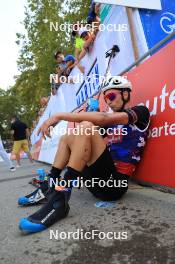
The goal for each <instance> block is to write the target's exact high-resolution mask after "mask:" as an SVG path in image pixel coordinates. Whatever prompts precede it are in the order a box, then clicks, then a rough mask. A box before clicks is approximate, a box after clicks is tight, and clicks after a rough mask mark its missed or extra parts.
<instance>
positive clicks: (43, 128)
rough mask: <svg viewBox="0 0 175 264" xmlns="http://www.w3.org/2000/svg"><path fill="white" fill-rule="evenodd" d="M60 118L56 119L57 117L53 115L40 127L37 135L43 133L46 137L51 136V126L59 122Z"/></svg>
mask: <svg viewBox="0 0 175 264" xmlns="http://www.w3.org/2000/svg"><path fill="white" fill-rule="evenodd" d="M57 122H58V120H57V121H56V119H55V117H54V116H53V117H51V118H49V119H47V120H46V121H45V122H44V123H43V124H42V126H41V127H40V128H39V129H38V132H37V135H39V134H40V133H41V135H42V136H43V137H44V139H46V137H51V136H50V127H51V126H52V125H53V124H55V123H57Z"/></svg>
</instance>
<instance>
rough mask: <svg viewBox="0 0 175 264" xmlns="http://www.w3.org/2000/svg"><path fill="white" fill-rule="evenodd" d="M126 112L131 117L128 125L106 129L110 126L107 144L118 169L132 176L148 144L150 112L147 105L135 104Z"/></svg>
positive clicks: (112, 126)
mask: <svg viewBox="0 0 175 264" xmlns="http://www.w3.org/2000/svg"><path fill="white" fill-rule="evenodd" d="M124 112H126V113H127V114H128V117H129V122H128V124H127V125H110V126H107V127H105V129H107V128H110V134H108V133H107V141H108V144H107V146H108V148H109V151H110V153H111V156H112V159H113V161H114V164H115V167H116V170H117V171H118V172H120V173H123V174H126V175H128V176H131V175H132V174H133V172H134V171H135V168H136V165H137V164H138V162H139V161H140V160H141V155H142V152H143V149H144V146H145V144H146V140H147V135H148V127H149V123H150V114H149V110H148V109H147V108H146V107H145V106H135V107H132V108H129V109H126V110H124ZM112 131H113V132H112ZM116 131H117V133H116Z"/></svg>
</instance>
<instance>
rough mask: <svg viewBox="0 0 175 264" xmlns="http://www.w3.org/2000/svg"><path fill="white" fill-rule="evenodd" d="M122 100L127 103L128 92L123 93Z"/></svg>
mask: <svg viewBox="0 0 175 264" xmlns="http://www.w3.org/2000/svg"><path fill="white" fill-rule="evenodd" d="M123 98H124V99H125V101H128V100H129V98H130V97H129V92H128V91H124V92H123Z"/></svg>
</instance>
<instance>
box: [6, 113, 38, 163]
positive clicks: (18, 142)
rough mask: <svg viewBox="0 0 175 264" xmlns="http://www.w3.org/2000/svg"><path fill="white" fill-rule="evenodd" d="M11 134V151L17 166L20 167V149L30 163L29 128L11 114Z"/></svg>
mask: <svg viewBox="0 0 175 264" xmlns="http://www.w3.org/2000/svg"><path fill="white" fill-rule="evenodd" d="M11 134H12V136H13V140H14V143H13V151H12V153H13V154H14V155H15V157H16V161H17V167H21V162H20V151H21V150H23V151H24V152H25V153H26V154H27V156H28V158H29V160H30V161H31V163H33V159H32V156H31V154H30V151H29V142H28V139H29V137H30V133H29V129H28V127H27V125H26V124H25V123H23V122H21V121H20V120H19V118H18V117H17V116H13V117H12V120H11Z"/></svg>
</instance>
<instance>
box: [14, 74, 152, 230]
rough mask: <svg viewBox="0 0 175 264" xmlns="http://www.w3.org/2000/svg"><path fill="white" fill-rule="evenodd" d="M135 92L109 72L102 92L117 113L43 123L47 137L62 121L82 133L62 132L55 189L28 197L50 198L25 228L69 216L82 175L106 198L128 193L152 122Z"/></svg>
mask: <svg viewBox="0 0 175 264" xmlns="http://www.w3.org/2000/svg"><path fill="white" fill-rule="evenodd" d="M131 91H132V84H131V82H130V81H129V80H128V79H126V78H124V77H121V76H114V77H109V78H107V79H106V80H105V82H104V83H103V84H102V93H103V98H104V100H105V102H106V104H107V106H108V107H109V108H111V110H112V112H81V113H57V114H55V115H54V116H52V117H51V118H49V119H48V120H46V121H45V122H44V123H43V125H42V126H41V127H40V129H39V131H38V133H41V134H42V135H43V136H44V137H46V136H50V131H49V128H50V126H52V125H53V124H56V123H58V122H59V121H61V120H65V121H69V122H75V123H78V125H77V128H78V129H79V133H77V132H76V133H73V131H72V133H67V134H66V135H64V136H62V137H61V139H60V141H59V146H58V150H57V153H56V156H55V160H54V163H53V166H52V169H51V172H50V181H49V185H50V188H49V189H48V190H47V188H46V186H45V190H44V188H43V189H42V186H41V187H40V188H39V189H38V190H36V191H35V194H32V195H28V196H26V197H23V201H26V200H27V201H28V204H29V202H30V201H32V202H31V203H33V204H34V203H35V202H34V198H35V197H37V199H36V201H39V200H40V197H41V199H42V200H43V199H44V198H45V199H46V201H47V202H46V204H45V205H44V206H43V207H42V208H41V209H39V210H37V211H36V212H35V213H34V214H32V215H30V216H29V217H27V218H24V219H22V220H21V221H20V223H19V228H20V229H21V230H23V231H25V232H29V233H31V232H39V231H42V230H44V229H46V228H48V227H50V226H51V225H52V224H54V223H55V222H57V221H58V220H60V219H61V218H65V217H66V216H67V215H68V213H69V199H70V197H71V190H72V187H74V186H75V181H76V180H79V178H81V177H83V181H84V186H85V187H87V189H88V190H89V191H90V192H91V193H92V194H93V195H94V196H95V197H97V198H98V199H100V200H103V201H114V200H118V199H120V198H122V197H123V195H125V194H126V192H127V190H128V181H129V179H130V177H132V175H133V173H134V171H135V170H136V167H137V164H138V163H139V161H140V160H141V157H142V152H143V150H144V147H145V145H146V140H147V135H148V127H149V123H150V113H149V110H148V108H147V107H145V106H143V105H139V106H133V107H131V106H130V105H129V102H130V96H131ZM53 181H54V182H55V183H56V185H55V186H54V184H53V185H52V184H51V183H53ZM63 182H64V184H63ZM43 187H44V186H43ZM46 190H47V191H46Z"/></svg>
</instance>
